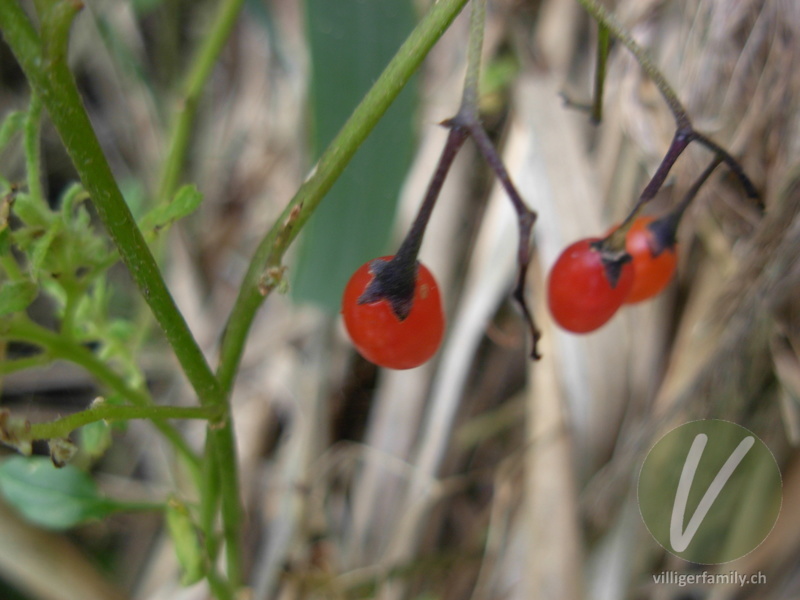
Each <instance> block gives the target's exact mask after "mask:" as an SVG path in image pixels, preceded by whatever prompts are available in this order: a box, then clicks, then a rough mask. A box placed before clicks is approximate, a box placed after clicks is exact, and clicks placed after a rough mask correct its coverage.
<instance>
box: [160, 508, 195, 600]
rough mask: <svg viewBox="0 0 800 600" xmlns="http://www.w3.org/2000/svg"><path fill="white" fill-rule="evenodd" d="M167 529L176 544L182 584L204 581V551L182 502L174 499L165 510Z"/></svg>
mask: <svg viewBox="0 0 800 600" xmlns="http://www.w3.org/2000/svg"><path fill="white" fill-rule="evenodd" d="M165 513H166V518H167V529H168V530H169V535H170V537H171V538H172V542H173V543H174V544H175V554H176V555H177V556H178V562H179V563H180V564H181V568H182V569H183V575H182V576H181V583H182V584H183V585H192V584H193V583H196V582H198V581H200V579H202V577H203V575H204V569H203V551H202V548H201V546H200V539H199V537H198V535H197V530H196V529H195V526H194V523H192V519H191V517H190V516H189V511H188V509H187V508H186V505H184V504H183V503H182V502H181V501H180V500H177V499H176V498H172V499H171V500H170V501H169V502H168V503H167V506H166V509H165Z"/></svg>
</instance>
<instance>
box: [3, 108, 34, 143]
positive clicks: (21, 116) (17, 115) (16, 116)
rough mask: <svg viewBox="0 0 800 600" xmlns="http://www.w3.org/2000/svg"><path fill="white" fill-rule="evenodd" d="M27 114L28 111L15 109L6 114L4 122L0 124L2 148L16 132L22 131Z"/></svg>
mask: <svg viewBox="0 0 800 600" xmlns="http://www.w3.org/2000/svg"><path fill="white" fill-rule="evenodd" d="M27 116H28V113H26V112H24V111H20V110H15V111H13V112H10V113H8V114H7V115H6V117H5V118H4V119H3V123H2V124H0V150H2V149H3V148H5V146H6V144H8V142H9V141H10V140H11V138H12V137H13V136H14V134H15V133H17V132H18V131H22V126H23V125H24V124H25V118H26V117H27Z"/></svg>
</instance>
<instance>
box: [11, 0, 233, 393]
mask: <svg viewBox="0 0 800 600" xmlns="http://www.w3.org/2000/svg"><path fill="white" fill-rule="evenodd" d="M53 10H55V9H53ZM62 12H63V11H62ZM72 14H73V13H64V15H65V17H67V18H70V19H71V17H72ZM42 21H45V18H44V17H42ZM0 29H2V32H3V35H4V37H5V40H6V42H7V43H8V45H9V47H10V48H11V50H12V52H13V53H14V55H15V56H16V58H17V60H18V61H19V64H20V66H21V67H22V70H23V71H24V72H25V76H26V77H27V78H28V81H29V82H30V84H31V87H32V88H33V89H34V91H35V92H36V93H38V94H39V95H40V96H41V99H42V103H43V104H44V106H45V108H46V109H47V112H48V113H49V115H50V120H51V121H52V123H53V125H54V126H55V128H56V130H57V131H58V133H59V135H60V136H61V139H62V141H63V142H64V146H65V148H66V150H67V153H68V154H69V156H70V158H71V159H72V162H73V164H74V165H75V169H76V170H77V172H78V175H79V176H80V178H81V181H82V183H83V186H84V187H85V188H86V190H87V191H88V192H89V194H90V196H91V198H92V202H93V203H94V206H95V208H96V209H97V214H98V216H99V217H100V219H101V220H102V221H103V224H104V225H105V226H106V229H107V230H108V232H109V234H110V236H111V238H112V240H113V241H114V243H115V245H116V246H117V248H118V249H119V252H120V256H121V258H122V260H123V262H124V263H125V265H126V266H127V267H128V270H129V271H130V273H131V276H132V277H133V280H134V281H135V282H136V285H137V286H138V288H139V290H140V292H141V293H142V295H143V296H144V298H145V301H146V302H147V303H148V304H149V305H150V308H151V310H152V311H153V315H154V316H155V318H156V321H158V323H159V325H160V326H161V328H162V329H163V331H164V333H165V335H166V338H167V340H168V342H169V344H170V346H172V349H173V351H174V352H175V355H176V357H177V358H178V361H179V362H180V364H181V367H182V369H183V372H184V373H185V375H186V377H187V378H188V380H189V382H190V383H191V385H192V387H193V388H194V390H195V392H196V393H197V395H198V398H199V399H200V402H201V403H203V404H206V405H215V404H223V403H224V402H225V401H226V398H225V395H224V394H223V393H222V390H221V388H220V386H219V383H218V382H217V380H216V378H215V377H214V374H213V373H212V372H211V369H210V368H209V366H208V363H207V362H206V360H205V357H204V356H203V353H202V351H201V350H200V347H199V346H198V345H197V342H196V340H195V339H194V337H193V336H192V333H191V331H189V328H188V326H187V324H186V321H185V320H184V318H183V315H182V314H181V313H180V311H179V310H178V307H177V306H176V305H175V301H174V300H173V298H172V295H171V294H170V292H169V290H168V289H167V285H166V283H165V282H164V279H163V277H162V275H161V272H160V271H159V268H158V265H157V264H156V261H155V259H154V258H153V255H152V254H151V253H150V250H149V248H148V247H147V243H146V242H145V240H144V237H143V236H142V233H141V231H140V230H139V228H138V227H137V225H136V222H135V221H134V219H133V215H132V214H131V212H130V209H129V208H128V205H127V204H126V203H125V200H124V199H123V197H122V193H121V192H120V190H119V187H118V186H117V183H116V180H115V179H114V175H113V173H112V172H111V167H110V166H109V164H108V161H107V160H106V158H105V155H104V154H103V151H102V148H101V147H100V143H99V141H98V140H97V136H96V135H95V133H94V129H93V128H92V125H91V123H90V121H89V117H88V116H87V114H86V110H85V109H84V107H83V102H82V100H81V97H80V94H79V93H78V89H77V87H76V85H75V80H74V78H73V77H72V73H71V72H70V71H69V68H68V66H67V64H66V61H65V59H64V57H65V55H66V52H61V51H60V50H57V49H53V48H52V46H53V43H48V47H49V48H50V51H49V58H50V60H43V59H44V56H43V48H42V42H41V40H40V38H39V35H38V34H37V32H36V31H35V30H34V28H33V25H32V24H31V22H30V21H29V20H28V17H27V15H26V14H25V12H24V11H23V10H22V8H21V7H20V5H19V4H17V2H15V1H14V0H0ZM66 29H67V28H66V27H64V25H63V24H59V25H58V26H56V25H53V30H54V31H58V32H62V31H65V30H66ZM63 43H64V44H66V39H64V40H63Z"/></svg>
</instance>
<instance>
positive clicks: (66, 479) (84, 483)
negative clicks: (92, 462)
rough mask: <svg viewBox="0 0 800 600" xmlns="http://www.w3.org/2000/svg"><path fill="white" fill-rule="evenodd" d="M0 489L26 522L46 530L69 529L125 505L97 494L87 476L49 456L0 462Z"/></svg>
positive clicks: (13, 457) (16, 457)
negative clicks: (57, 467)
mask: <svg viewBox="0 0 800 600" xmlns="http://www.w3.org/2000/svg"><path fill="white" fill-rule="evenodd" d="M0 492H1V493H2V494H3V496H4V497H5V499H6V500H7V501H8V503H9V504H11V505H12V506H13V507H14V508H16V509H17V510H18V511H19V512H20V513H22V515H23V516H24V517H25V518H27V519H28V520H29V521H31V522H33V523H35V524H37V525H39V526H41V527H46V528H48V529H59V530H60V529H68V528H70V527H74V526H75V525H78V524H80V523H83V522H85V521H88V520H90V519H101V518H103V517H106V516H108V515H109V514H111V513H112V512H114V511H117V510H121V509H123V508H126V507H125V505H122V504H117V503H116V502H113V501H112V500H109V499H108V498H106V497H104V496H102V495H100V493H99V492H98V491H97V485H96V484H95V482H94V481H93V480H92V478H91V477H89V475H87V474H86V473H84V472H83V471H81V470H80V469H78V468H77V467H74V466H72V465H66V466H65V467H63V468H61V469H56V468H55V467H54V466H53V464H52V463H51V462H50V459H49V458H45V457H42V456H35V457H32V458H24V457H22V456H12V457H11V458H8V459H6V460H5V461H3V463H2V464H0Z"/></svg>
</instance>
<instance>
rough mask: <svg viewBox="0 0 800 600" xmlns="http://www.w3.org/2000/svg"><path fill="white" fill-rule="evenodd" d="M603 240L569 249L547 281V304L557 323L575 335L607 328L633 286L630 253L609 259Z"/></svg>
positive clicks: (583, 243) (562, 254) (588, 239)
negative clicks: (604, 249)
mask: <svg viewBox="0 0 800 600" xmlns="http://www.w3.org/2000/svg"><path fill="white" fill-rule="evenodd" d="M602 242H603V240H600V239H598V238H587V239H583V240H579V241H577V242H575V243H574V244H572V245H571V246H568V247H567V248H566V249H565V250H564V251H563V252H562V253H561V255H560V256H559V257H558V259H557V260H556V262H555V264H554V265H553V268H552V269H551V270H550V275H549V277H548V280H547V303H548V306H549V307H550V313H551V314H552V315H553V318H554V319H555V321H556V323H558V325H559V326H561V327H562V328H563V329H566V330H567V331H571V332H573V333H588V332H590V331H594V330H595V329H598V328H599V327H601V326H602V325H604V324H605V323H606V322H607V321H608V320H609V319H611V317H613V316H614V313H616V312H617V310H618V309H619V307H620V306H622V304H623V302H625V299H626V298H627V297H628V294H629V293H630V290H631V288H632V287H633V275H634V274H633V265H632V264H631V259H630V256H628V255H627V254H626V253H624V252H623V253H621V254H617V255H616V256H613V257H609V256H605V255H604V252H603V248H602Z"/></svg>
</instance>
